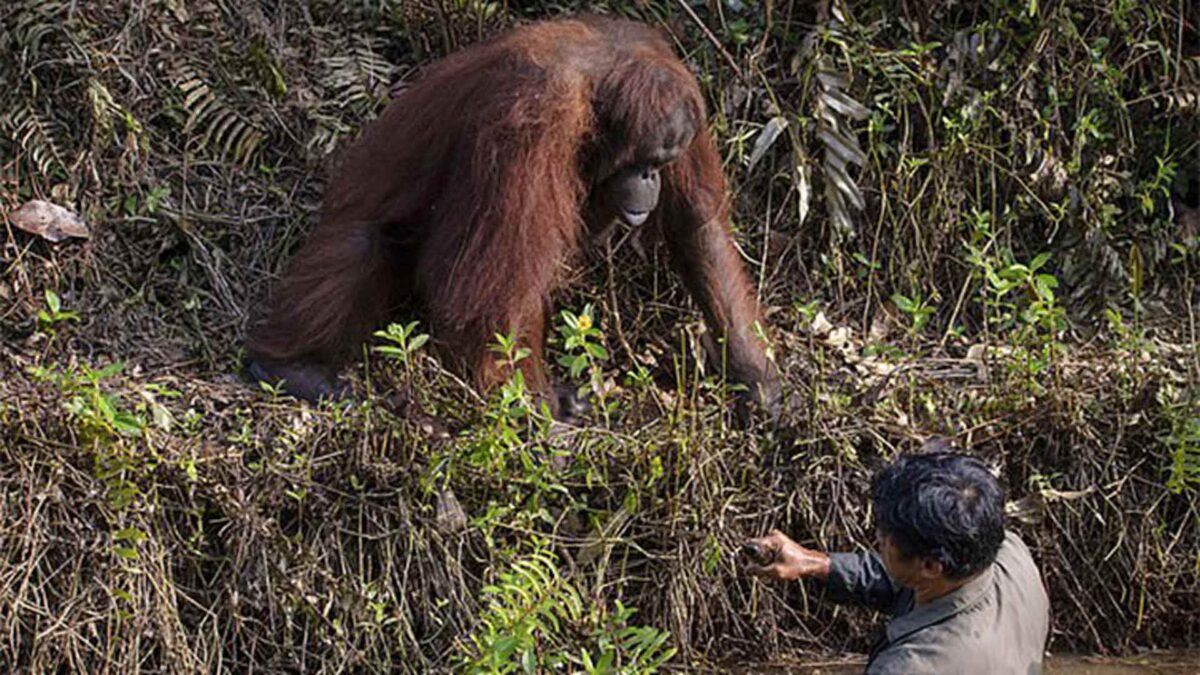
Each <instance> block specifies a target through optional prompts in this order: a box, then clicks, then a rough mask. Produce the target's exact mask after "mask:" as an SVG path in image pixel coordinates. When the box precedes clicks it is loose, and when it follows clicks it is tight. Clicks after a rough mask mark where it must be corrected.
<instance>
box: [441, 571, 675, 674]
mask: <svg viewBox="0 0 1200 675" xmlns="http://www.w3.org/2000/svg"><path fill="white" fill-rule="evenodd" d="M558 568H559V562H558V559H557V557H556V556H555V555H554V554H553V553H551V552H550V551H546V550H542V549H539V550H536V551H534V552H533V553H530V554H528V555H526V556H523V557H520V558H518V559H516V560H514V561H513V562H512V563H510V564H509V567H508V569H507V570H506V571H504V572H501V573H500V574H498V575H497V577H496V580H495V581H494V582H493V583H491V584H489V585H487V586H485V587H484V588H483V599H484V602H485V607H484V610H483V612H482V613H481V615H480V617H479V628H478V629H477V630H476V631H475V633H474V634H472V635H471V636H470V638H469V641H468V642H466V643H463V644H462V652H463V653H461V654H460V657H459V662H460V664H461V665H462V666H463V669H464V671H465V672H467V673H473V674H474V673H527V674H529V675H533V674H534V673H542V672H555V671H565V672H585V673H629V674H631V675H632V674H634V673H639V674H641V673H646V674H648V673H654V672H657V671H658V669H659V668H660V667H661V666H662V665H663V664H664V663H666V662H667V661H668V660H670V659H671V657H673V656H674V655H675V651H676V650H675V648H674V647H672V646H670V645H669V644H668V643H669V640H670V634H669V633H667V632H665V631H662V630H659V629H657V628H653V627H647V626H634V625H630V623H631V619H632V617H633V615H634V613H635V611H636V610H634V609H632V608H628V607H626V606H624V605H623V604H622V603H621V602H620V601H617V602H616V603H615V608H614V609H609V608H608V607H607V606H606V605H605V604H604V603H603V602H598V601H595V600H593V599H590V598H589V599H587V600H585V598H584V596H583V594H582V593H581V592H580V591H579V590H578V589H577V588H576V587H575V586H574V585H572V584H571V583H570V582H569V581H567V580H566V579H564V578H563V577H562V576H561V575H560V574H559V571H558Z"/></svg>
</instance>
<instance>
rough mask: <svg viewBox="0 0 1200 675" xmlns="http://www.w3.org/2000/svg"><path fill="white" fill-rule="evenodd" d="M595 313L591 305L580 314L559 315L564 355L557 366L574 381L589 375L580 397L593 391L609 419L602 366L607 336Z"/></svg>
mask: <svg viewBox="0 0 1200 675" xmlns="http://www.w3.org/2000/svg"><path fill="white" fill-rule="evenodd" d="M594 313H595V309H594V308H593V307H592V305H591V304H590V303H589V304H587V305H585V306H584V308H583V312H582V313H580V314H575V313H574V312H571V311H570V310H565V309H564V310H563V311H562V312H561V313H560V314H559V325H558V334H559V336H560V337H561V338H562V347H563V352H564V353H563V355H562V356H560V357H559V359H558V363H559V365H561V366H563V367H565V368H566V369H567V372H568V373H569V374H570V376H571V378H572V379H578V378H579V376H580V375H581V374H582V373H584V372H585V371H586V372H587V380H586V382H585V383H584V384H582V385H581V386H580V387H579V390H578V395H579V396H586V395H587V393H588V391H589V390H590V391H591V393H593V394H594V395H595V399H596V401H595V402H596V404H597V407H599V408H600V410H601V412H602V413H603V414H604V416H605V418H606V419H607V418H608V415H609V413H610V412H611V410H610V409H609V406H608V405H607V403H606V399H607V393H608V387H606V386H605V384H604V370H603V368H602V366H601V364H602V363H603V362H605V361H607V360H608V350H607V349H605V348H604V345H603V344H602V341H603V340H604V333H603V332H601V331H600V329H599V328H597V327H596V322H595V319H594Z"/></svg>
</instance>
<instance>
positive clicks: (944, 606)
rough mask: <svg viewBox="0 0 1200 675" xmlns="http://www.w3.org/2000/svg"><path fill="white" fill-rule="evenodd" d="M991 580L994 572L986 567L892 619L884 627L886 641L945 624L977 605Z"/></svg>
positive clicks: (989, 588) (989, 585) (989, 567)
mask: <svg viewBox="0 0 1200 675" xmlns="http://www.w3.org/2000/svg"><path fill="white" fill-rule="evenodd" d="M994 577H995V571H994V570H993V569H992V566H991V565H988V566H987V568H986V569H984V571H983V572H982V573H980V574H979V576H977V577H975V578H974V579H972V580H970V581H968V582H967V583H965V584H963V585H962V586H959V587H958V588H956V589H954V590H953V591H950V592H949V593H947V594H945V595H943V596H942V597H940V598H938V599H936V600H934V601H933V602H930V603H928V604H925V605H921V606H920V607H916V608H914V609H913V610H912V611H911V612H908V613H907V614H902V615H900V616H897V617H896V618H894V619H892V620H891V621H889V622H888V624H887V639H888V642H891V643H895V642H898V641H900V639H902V638H904V637H905V636H907V635H911V634H913V633H915V632H917V631H919V630H921V629H923V628H927V627H929V626H932V625H933V624H935V623H940V622H942V621H945V620H946V619H949V618H950V617H952V616H954V615H955V614H958V613H960V612H963V611H964V610H966V609H968V608H970V607H972V606H974V605H976V604H978V603H979V602H980V601H981V600H983V598H984V596H985V595H986V594H987V593H988V592H989V591H991V589H992V587H993V580H994Z"/></svg>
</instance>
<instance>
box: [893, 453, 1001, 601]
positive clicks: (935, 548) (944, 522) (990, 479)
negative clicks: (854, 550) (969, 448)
mask: <svg viewBox="0 0 1200 675" xmlns="http://www.w3.org/2000/svg"><path fill="white" fill-rule="evenodd" d="M871 500H872V502H873V505H874V509H875V528H876V531H877V533H878V535H879V549H880V550H879V552H880V556H881V557H882V558H883V562H884V565H885V566H886V567H887V569H888V573H889V574H890V575H891V576H892V577H893V578H894V579H895V580H896V581H897V582H899V583H901V584H903V585H905V586H909V587H911V588H917V587H920V586H921V585H922V584H923V583H925V582H928V581H930V580H937V579H941V580H945V581H949V582H958V581H962V580H965V579H967V578H969V577H972V576H974V575H975V574H977V573H979V572H981V571H983V570H984V569H986V568H987V566H988V565H990V564H991V563H992V562H993V561H994V560H995V558H996V552H997V551H999V550H1000V545H1001V544H1002V543H1003V542H1004V492H1003V490H1002V489H1001V488H1000V484H999V483H998V482H997V481H996V478H995V477H994V476H992V474H991V472H989V471H988V470H987V467H985V466H984V465H983V462H980V461H979V460H978V459H975V458H974V457H969V456H967V455H962V454H958V453H952V452H934V453H930V454H924V455H908V456H904V457H901V458H900V459H898V460H896V461H895V462H893V463H892V464H891V465H889V466H887V467H885V468H884V469H883V470H881V471H880V472H879V473H878V474H876V475H875V478H874V479H873V480H872V481H871Z"/></svg>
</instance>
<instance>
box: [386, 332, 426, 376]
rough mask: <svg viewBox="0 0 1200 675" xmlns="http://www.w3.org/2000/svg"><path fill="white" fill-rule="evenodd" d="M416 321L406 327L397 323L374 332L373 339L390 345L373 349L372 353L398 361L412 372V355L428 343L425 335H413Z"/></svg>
mask: <svg viewBox="0 0 1200 675" xmlns="http://www.w3.org/2000/svg"><path fill="white" fill-rule="evenodd" d="M417 323H418V322H416V321H413V322H412V323H409V324H406V325H403V326H402V325H400V324H397V323H393V324H388V327H387V329H385V330H380V331H375V337H377V338H381V339H383V340H385V341H387V342H389V343H391V344H386V345H381V346H376V347H374V348H373V349H374V351H375V352H377V353H379V354H383V355H385V356H389V357H391V358H395V359H399V360H400V362H401V363H403V364H404V368H405V369H406V370H410V371H411V370H412V366H413V361H412V359H413V355H414V354H416V353H417V351H418V350H420V349H421V347H423V346H424V345H425V343H426V342H428V341H429V336H428V335H426V334H425V333H415V331H416V329H417Z"/></svg>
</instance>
